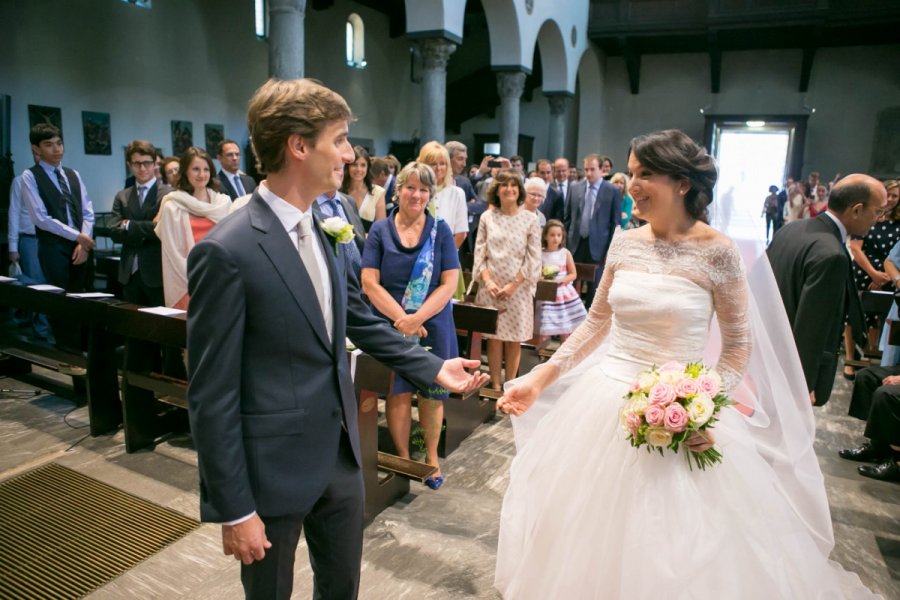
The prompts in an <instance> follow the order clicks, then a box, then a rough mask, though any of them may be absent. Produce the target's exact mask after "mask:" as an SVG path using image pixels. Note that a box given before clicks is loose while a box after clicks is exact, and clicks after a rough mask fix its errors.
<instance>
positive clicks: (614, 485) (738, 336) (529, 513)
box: [495, 230, 872, 600]
mask: <svg viewBox="0 0 900 600" xmlns="http://www.w3.org/2000/svg"><path fill="white" fill-rule="evenodd" d="M747 295H748V291H747V284H746V278H745V275H744V271H743V267H742V264H741V259H740V256H739V254H738V252H737V249H736V248H735V247H734V246H732V245H726V244H724V243H723V242H676V243H672V242H659V241H657V242H648V241H646V240H644V239H642V238H641V237H640V230H635V231H633V232H626V233H623V234H620V235H618V236H616V237H615V238H614V239H613V242H612V245H611V247H610V251H609V255H608V259H607V263H606V270H605V271H604V274H603V278H602V280H601V282H600V285H599V287H598V290H597V294H596V299H595V302H594V304H593V305H592V307H591V309H590V312H589V315H588V319H587V321H585V323H584V324H583V325H582V326H581V327H580V328H579V329H577V330H576V331H575V333H573V335H572V336H571V337H570V338H569V340H568V341H567V342H566V343H565V344H564V345H563V346H562V347H561V348H560V350H559V351H557V353H556V354H555V356H554V357H553V359H552V363H553V364H555V365H556V366H558V367H559V368H560V370H561V371H562V372H565V371H568V370H569V369H570V368H572V367H573V366H574V365H575V364H576V363H578V362H580V361H581V360H583V359H584V358H585V357H588V356H589V355H591V354H592V352H593V351H594V350H595V349H596V348H597V347H598V346H599V345H600V343H601V342H602V341H603V339H604V338H606V337H607V336H608V338H609V339H608V342H607V344H608V346H607V348H606V349H605V351H601V352H598V353H595V354H594V355H593V356H592V357H591V360H590V361H589V362H592V363H593V364H589V365H581V366H579V370H581V369H582V368H584V370H583V372H582V373H581V375H580V376H578V377H577V379H575V381H574V382H573V383H572V384H571V386H570V387H568V389H567V390H566V391H565V392H563V393H562V395H561V396H560V397H559V399H558V400H557V401H556V403H555V404H554V405H553V407H552V408H551V409H550V410H549V412H548V413H547V414H546V415H545V416H544V417H543V418H542V419H541V420H540V421H539V423H538V424H537V425H536V427H535V428H534V430H533V432H532V433H531V436H530V438H529V439H528V441H527V442H526V443H524V446H520V448H519V453H518V455H517V456H516V458H515V460H514V461H513V464H512V467H511V473H510V484H509V488H508V490H507V493H506V497H505V498H504V502H503V510H502V514H501V524H500V543H499V548H498V553H497V570H496V579H495V584H496V586H497V588H498V589H499V590H500V591H501V592H502V593H503V595H504V597H505V598H507V599H516V600H519V599H525V598H534V599H542V600H543V599H550V598H554V599H555V598H566V599H582V598H592V599H616V598H622V599H625V598H627V599H629V600H632V599H643V598H646V599H653V600H657V599H659V598H666V599H685V600H698V599H729V600H733V599H739V598H747V599H749V598H753V599H758V598H765V599H767V600H769V599H775V598H784V599H799V598H803V599H806V598H845V597H853V598H856V597H860V598H868V597H872V596H871V593H870V592H869V591H868V590H866V589H865V588H864V587H863V586H862V584H861V583H860V581H859V578H858V577H856V576H855V575H854V574H852V573H847V572H845V571H843V570H842V569H841V567H840V566H839V565H837V564H836V563H833V562H830V561H828V559H827V558H826V556H825V554H827V551H828V550H827V548H826V549H825V550H823V546H828V543H827V541H826V542H823V540H822V539H816V538H815V537H814V535H813V534H811V533H810V528H809V527H807V526H806V525H804V523H803V522H802V520H801V519H800V518H798V516H797V513H795V512H794V510H793V509H792V508H791V504H790V503H789V502H788V501H787V500H786V499H785V495H784V494H782V493H781V491H780V490H781V489H782V488H780V487H779V482H778V481H777V478H776V475H775V472H774V471H773V469H772V467H771V466H770V464H769V462H767V461H766V460H765V459H764V458H762V456H761V455H760V453H759V452H758V448H757V446H756V444H755V443H754V438H753V436H752V435H751V434H750V432H749V430H748V425H747V423H746V422H745V420H746V419H745V417H743V416H742V415H741V414H740V413H738V412H737V411H736V410H735V409H734V408H726V409H724V410H723V414H722V418H721V420H720V421H719V422H718V423H717V424H716V426H715V429H714V432H715V436H716V446H717V448H718V449H719V450H720V451H721V452H722V454H723V455H724V460H723V462H722V463H721V464H719V465H716V466H714V467H712V468H709V469H707V470H706V471H698V470H694V471H690V470H689V469H688V466H687V464H686V461H685V460H684V458H683V457H681V456H676V455H673V454H671V452H669V451H667V454H666V456H664V457H661V456H659V455H658V454H656V453H654V454H650V453H648V452H646V451H645V449H644V448H640V449H636V448H633V447H631V445H630V444H629V442H628V441H627V440H626V434H625V433H624V431H623V430H622V428H621V427H620V425H619V418H618V412H619V409H620V407H621V405H622V398H623V396H624V394H625V393H626V391H627V388H628V385H629V384H630V383H631V381H632V380H633V378H634V376H635V375H636V374H637V373H638V372H639V371H641V370H643V369H645V368H647V367H648V366H649V365H651V364H657V365H661V364H663V363H665V362H668V361H670V360H678V361H690V360H699V359H702V358H703V355H704V348H705V346H706V342H707V337H708V332H709V325H710V321H711V317H712V315H713V314H714V313H715V314H716V316H717V319H718V323H719V328H720V330H721V336H722V351H721V356H720V359H719V362H718V364H717V365H715V367H716V369H717V370H718V371H719V373H720V374H721V375H722V376H723V380H724V382H725V385H726V387H728V388H732V387H734V386H735V385H737V383H738V382H739V381H740V380H741V377H742V373H743V371H744V369H745V367H746V365H747V361H748V358H749V356H750V346H751V344H750V329H749V327H748V318H747ZM526 414H527V413H526ZM517 435H518V432H517ZM823 497H824V490H823ZM825 510H826V512H827V505H826V506H825ZM829 533H830V531H829Z"/></svg>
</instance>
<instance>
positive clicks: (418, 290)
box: [400, 219, 440, 312]
mask: <svg viewBox="0 0 900 600" xmlns="http://www.w3.org/2000/svg"><path fill="white" fill-rule="evenodd" d="M438 221H440V219H435V220H434V225H433V226H432V227H431V235H430V236H429V237H428V239H427V240H425V243H424V244H423V245H422V250H421V251H420V252H419V256H418V258H416V263H415V264H414V265H413V268H412V273H410V276H409V283H407V284H406V291H404V292H403V298H402V299H401V300H400V306H401V307H402V308H403V309H404V310H405V311H407V312H415V311H417V310H419V309H420V308H422V305H423V304H425V298H427V297H428V286H430V285H431V274H432V273H433V272H434V241H435V239H436V238H437V228H438Z"/></svg>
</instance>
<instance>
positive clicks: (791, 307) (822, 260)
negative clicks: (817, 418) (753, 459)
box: [766, 213, 865, 405]
mask: <svg viewBox="0 0 900 600" xmlns="http://www.w3.org/2000/svg"><path fill="white" fill-rule="evenodd" d="M766 254H767V255H768V257H769V262H770V263H771V265H772V271H773V272H774V274H775V281H776V282H777V283H778V289H779V291H780V292H781V299H782V301H783V302H784V308H785V311H786V312H787V316H788V320H789V321H790V323H791V328H792V330H793V334H794V341H795V342H796V344H797V352H798V353H799V355H800V363H801V364H802V365H803V374H804V375H805V376H806V385H807V389H809V390H810V391H813V390H815V392H816V404H818V405H822V404H825V403H826V402H827V401H828V399H829V397H830V396H831V389H832V387H833V385H834V374H835V369H836V368H837V351H838V346H839V344H840V337H841V332H842V331H843V329H844V316H845V315H846V314H847V301H848V294H847V279H848V278H849V277H850V256H849V255H848V253H847V250H846V248H845V247H844V243H843V241H842V240H841V234H840V229H838V226H837V224H836V223H835V222H834V221H833V220H832V219H831V218H830V217H829V216H828V215H826V214H824V213H823V214H820V215H818V216H817V217H815V218H812V219H801V220H799V221H794V222H792V223H788V224H787V225H785V226H784V227H782V228H781V229H779V230H778V233H777V234H775V238H774V239H773V240H772V243H771V244H770V245H769V247H768V249H767V250H766ZM854 333H862V335H863V336H864V335H865V332H864V331H863V332H854Z"/></svg>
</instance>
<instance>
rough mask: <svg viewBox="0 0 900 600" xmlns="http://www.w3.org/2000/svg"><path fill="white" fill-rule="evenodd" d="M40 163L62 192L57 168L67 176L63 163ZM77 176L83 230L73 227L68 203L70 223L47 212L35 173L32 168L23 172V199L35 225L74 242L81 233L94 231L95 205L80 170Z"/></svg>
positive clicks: (73, 191) (88, 234)
mask: <svg viewBox="0 0 900 600" xmlns="http://www.w3.org/2000/svg"><path fill="white" fill-rule="evenodd" d="M38 165H39V166H40V167H41V168H42V169H44V172H45V173H47V177H49V178H50V181H51V182H52V183H53V185H55V186H56V189H58V190H59V192H60V193H62V190H61V189H60V187H59V181H57V179H56V169H60V171H61V172H62V173H63V177H65V176H66V175H65V171H63V170H62V168H63V166H62V164H60V165H59V166H58V167H54V166H53V165H51V164H49V163H46V162H44V161H40V162H39V163H38ZM75 177H77V178H78V185H79V186H80V187H81V231H78V230H77V229H75V228H74V227H72V223H73V221H72V215H71V214H70V213H69V207H68V205H67V206H66V214H67V215H68V217H69V222H68V223H62V222H60V221H57V220H56V219H54V218H52V217H51V216H50V215H49V214H47V207H46V206H45V205H44V201H43V200H41V194H40V192H38V188H37V182H36V181H35V180H34V173H32V172H31V169H26V170H25V171H24V172H23V173H22V200H23V201H24V203H25V206H26V208H28V213H29V214H30V215H31V220H32V221H33V222H34V226H35V227H38V228H39V229H43V230H44V231H47V232H49V233H52V234H55V235H58V236H59V237H62V238H65V239H67V240H71V241H73V242H74V241H75V240H76V239H77V238H78V234H79V233H83V234H85V235H87V236H88V237H91V234H92V233H93V231H94V207H93V205H92V204H91V200H90V198H88V193H87V187H85V185H84V181H83V180H82V179H81V174H79V173H78V171H75ZM71 193H72V194H74V193H75V190H71Z"/></svg>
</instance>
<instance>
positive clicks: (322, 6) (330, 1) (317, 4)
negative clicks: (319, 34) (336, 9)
mask: <svg viewBox="0 0 900 600" xmlns="http://www.w3.org/2000/svg"><path fill="white" fill-rule="evenodd" d="M310 5H311V6H312V9H313V10H326V9H329V8H331V7H332V6H334V0H312V1H311V2H310Z"/></svg>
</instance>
